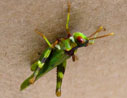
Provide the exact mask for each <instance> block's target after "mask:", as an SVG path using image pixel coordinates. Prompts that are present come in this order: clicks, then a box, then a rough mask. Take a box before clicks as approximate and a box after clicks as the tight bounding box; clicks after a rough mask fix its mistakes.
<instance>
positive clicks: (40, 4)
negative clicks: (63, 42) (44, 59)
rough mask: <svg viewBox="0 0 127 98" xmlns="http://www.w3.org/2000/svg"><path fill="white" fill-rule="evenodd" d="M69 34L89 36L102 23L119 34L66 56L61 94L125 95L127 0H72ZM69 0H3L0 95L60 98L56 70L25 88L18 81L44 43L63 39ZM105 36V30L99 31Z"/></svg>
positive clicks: (70, 97)
mask: <svg viewBox="0 0 127 98" xmlns="http://www.w3.org/2000/svg"><path fill="white" fill-rule="evenodd" d="M71 4H72V6H71V20H70V29H71V32H76V31H80V32H83V33H84V34H86V35H90V34H91V33H92V32H94V31H95V30H96V29H97V27H98V26H99V25H103V26H104V27H106V29H107V31H106V32H105V33H109V32H115V36H112V37H107V38H104V39H100V40H97V41H96V43H95V44H94V45H92V46H89V47H87V48H82V49H79V50H78V53H77V56H78V57H79V60H78V61H76V62H72V60H71V59H69V60H68V66H67V69H66V73H65V77H64V80H63V86H62V97H61V98H127V0H72V1H71ZM66 14H67V1H66V0H0V98H56V96H55V87H56V69H53V70H52V71H50V72H49V73H47V74H46V75H45V76H44V77H42V78H41V79H39V80H38V81H37V82H36V83H35V84H34V85H33V86H30V87H29V88H28V89H26V90H24V91H23V92H21V91H19V87H20V84H21V83H22V81H24V79H26V77H27V76H29V75H30V74H31V71H30V65H31V63H32V62H34V61H35V60H36V59H37V58H38V57H39V56H38V52H42V51H43V50H44V49H45V48H46V47H47V45H46V43H45V41H44V40H43V39H42V38H41V37H40V36H38V35H37V34H36V33H35V32H34V29H36V28H38V29H39V30H40V31H41V32H43V33H44V34H45V35H46V36H47V38H48V39H49V40H50V41H51V42H53V41H54V40H55V39H56V38H58V37H64V36H66V34H65V23H66ZM101 34H104V32H103V33H101Z"/></svg>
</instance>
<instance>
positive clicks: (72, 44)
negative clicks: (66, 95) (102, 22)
mask: <svg viewBox="0 0 127 98" xmlns="http://www.w3.org/2000/svg"><path fill="white" fill-rule="evenodd" d="M69 18H70V3H69V2H68V14H67V23H66V32H67V37H66V38H60V39H58V40H56V41H55V42H54V43H53V44H51V43H50V42H49V41H48V39H47V38H46V37H45V36H44V35H43V34H42V33H41V32H39V31H38V30H35V31H36V32H37V33H38V34H39V35H40V36H42V37H43V38H44V40H45V41H46V43H47V44H48V45H49V47H48V48H47V49H45V51H44V52H43V53H42V55H41V56H40V58H39V60H38V61H36V62H35V63H34V64H32V66H31V70H32V71H33V74H32V75H31V76H30V77H28V78H27V79H26V80H25V81H24V82H23V83H22V84H21V88H20V89H21V90H23V89H25V88H26V87H28V86H29V85H31V84H33V83H34V82H35V81H36V80H38V79H39V78H40V77H41V76H43V75H44V74H46V73H47V72H49V71H50V70H52V69H53V68H55V67H57V84H56V95H57V96H61V85H62V79H63V76H64V72H65V69H66V61H67V59H68V58H70V57H72V60H73V61H75V59H76V56H75V53H76V51H77V49H78V48H81V47H87V46H89V45H92V44H94V40H95V39H98V38H103V37H106V36H111V35H114V33H113V32H112V33H108V34H106V35H102V36H97V35H98V33H99V32H101V31H103V30H105V29H104V28H103V27H102V26H100V27H99V29H98V30H97V31H96V32H94V33H92V34H91V35H90V36H88V37H87V36H85V35H84V34H83V33H81V32H75V33H73V35H72V34H71V33H70V30H69Z"/></svg>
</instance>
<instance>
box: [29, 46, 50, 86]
mask: <svg viewBox="0 0 127 98" xmlns="http://www.w3.org/2000/svg"><path fill="white" fill-rule="evenodd" d="M50 53H51V48H49V49H47V50H46V51H45V53H44V57H43V58H42V59H41V60H38V61H37V62H35V63H34V64H33V65H32V66H31V70H33V71H34V75H33V77H32V78H31V79H30V80H29V82H30V83H31V84H32V83H34V82H35V80H36V77H37V76H38V73H39V71H40V69H42V68H43V66H44V64H45V61H46V60H47V58H48V57H49V55H50Z"/></svg>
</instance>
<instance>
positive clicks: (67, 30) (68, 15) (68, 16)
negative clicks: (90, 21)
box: [66, 1, 71, 37]
mask: <svg viewBox="0 0 127 98" xmlns="http://www.w3.org/2000/svg"><path fill="white" fill-rule="evenodd" d="M70 7H71V5H70V1H68V13H67V22H66V32H67V34H68V37H70V36H71V33H70V30H69V20H70Z"/></svg>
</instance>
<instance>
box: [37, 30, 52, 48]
mask: <svg viewBox="0 0 127 98" xmlns="http://www.w3.org/2000/svg"><path fill="white" fill-rule="evenodd" d="M35 32H36V33H38V34H39V35H40V36H42V37H43V38H44V40H45V41H46V43H47V44H48V45H49V47H51V48H52V44H51V43H50V42H49V40H48V39H47V38H46V36H45V35H44V34H43V33H41V32H39V31H38V30H37V29H36V30H35Z"/></svg>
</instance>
